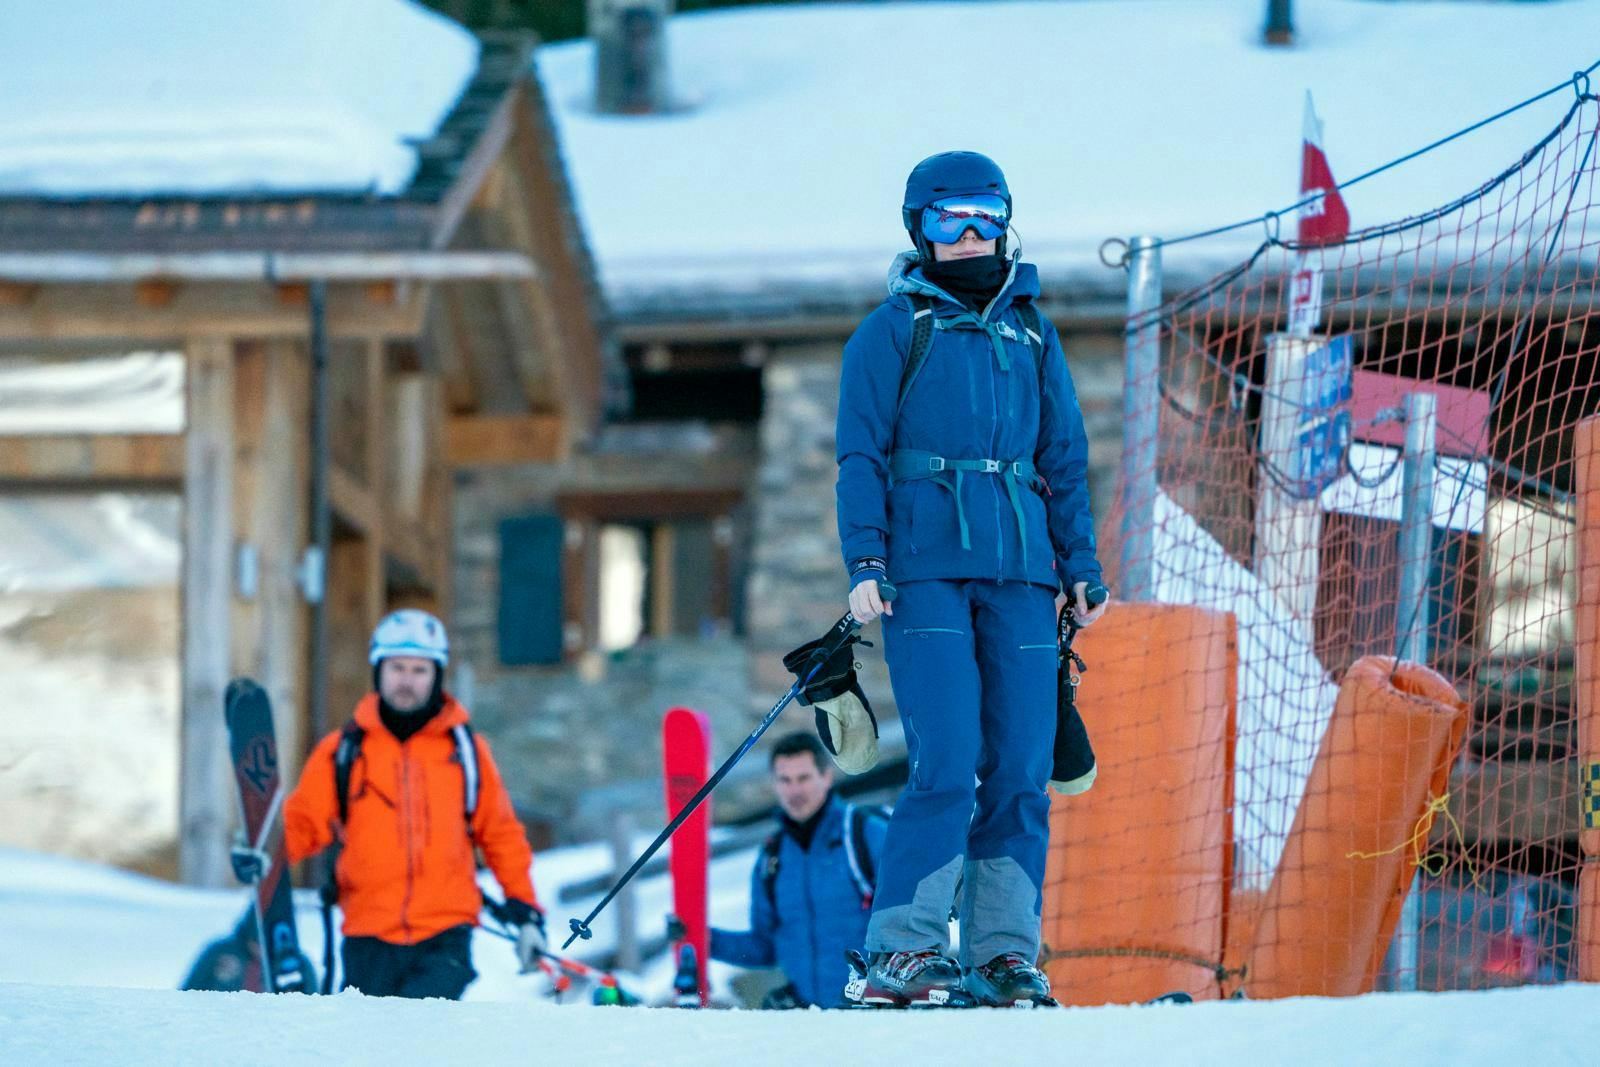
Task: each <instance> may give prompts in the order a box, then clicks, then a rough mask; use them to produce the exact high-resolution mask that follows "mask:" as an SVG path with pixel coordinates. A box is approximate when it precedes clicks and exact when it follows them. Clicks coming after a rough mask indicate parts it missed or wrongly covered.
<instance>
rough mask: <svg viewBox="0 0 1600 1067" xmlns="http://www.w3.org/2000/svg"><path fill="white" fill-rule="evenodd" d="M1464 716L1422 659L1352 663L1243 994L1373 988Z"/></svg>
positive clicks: (1344, 992) (1265, 912)
mask: <svg viewBox="0 0 1600 1067" xmlns="http://www.w3.org/2000/svg"><path fill="white" fill-rule="evenodd" d="M1466 724H1467V703H1466V701H1464V700H1463V699H1462V698H1461V696H1460V694H1458V693H1457V692H1456V691H1455V689H1454V688H1452V687H1451V685H1450V683H1449V682H1447V681H1445V679H1444V678H1442V677H1440V676H1439V675H1438V674H1436V673H1435V672H1433V671H1431V670H1429V669H1428V668H1426V667H1422V666H1418V665H1417V664H1414V663H1397V662H1396V661H1395V660H1394V659H1392V658H1391V657H1388V656H1365V657H1363V658H1361V659H1359V660H1357V661H1356V662H1355V663H1353V664H1352V665H1351V666H1350V669H1349V671H1347V672H1346V673H1345V676H1344V681H1343V683H1342V684H1341V685H1340V686H1339V697H1338V700H1337V702H1336V703H1335V705H1334V711H1333V718H1332V721H1330V722H1329V724H1328V731H1327V733H1326V735H1325V736H1324V737H1323V740H1322V746H1321V748H1320V749H1319V751H1318V752H1317V761H1316V764H1315V766H1314V767H1313V768H1312V771H1311V777H1310V778H1309V779H1308V780H1307V782H1306V789H1305V794H1304V796H1303V797H1302V798H1301V800H1300V807H1299V810H1298V811H1297V812H1296V813H1295V819H1294V825H1293V827H1292V828H1291V829H1290V831H1289V838H1288V841H1287V842H1286V844H1285V845H1284V850H1283V857H1282V859H1280V860H1279V862H1278V869H1277V872H1276V874H1274V876H1273V879H1272V885H1271V887H1270V888H1269V889H1268V890H1267V899H1266V901H1265V902H1264V904H1263V905H1262V909H1261V915H1260V918H1259V919H1258V920H1257V923H1256V931H1255V938H1254V941H1253V943H1252V946H1251V951H1250V956H1249V959H1248V961H1247V967H1248V972H1247V974H1246V977H1245V989H1246V991H1247V992H1248V993H1249V995H1250V996H1251V997H1255V998H1263V997H1290V996H1349V995H1353V994H1356V993H1363V992H1367V991H1370V990H1371V989H1372V986H1373V982H1374V980H1375V979H1376V977H1377V974H1378V967H1379V965H1380V964H1381V963H1382V961H1383V956H1384V953H1385V952H1386V951H1387V949H1388V946H1389V940H1390V938H1391V937H1392V936H1393V933H1394V928H1395V923H1396V922H1397V921H1398V920H1399V917H1400V906H1401V904H1402V902H1403V901H1404V899H1405V893H1406V891H1407V890H1408V889H1409V888H1410V886H1411V880H1412V876H1413V875H1414V874H1415V873H1416V868H1417V856H1418V852H1419V851H1423V852H1425V851H1426V849H1427V830H1428V825H1429V823H1430V821H1431V820H1430V817H1429V816H1428V814H1427V813H1428V810H1429V808H1430V805H1432V804H1433V803H1434V802H1435V801H1442V799H1443V798H1445V796H1446V790H1447V788H1448V783H1449V778H1450V764H1451V762H1452V761H1453V760H1454V759H1455V755H1456V752H1457V750H1458V749H1459V747H1460V744H1461V737H1462V733H1463V732H1464V730H1465V729H1466Z"/></svg>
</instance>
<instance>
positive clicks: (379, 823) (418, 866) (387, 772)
mask: <svg viewBox="0 0 1600 1067" xmlns="http://www.w3.org/2000/svg"><path fill="white" fill-rule="evenodd" d="M355 721H356V724H357V725H358V726H360V727H361V728H362V729H363V730H364V731H366V735H365V737H364V738H363V739H362V742H361V752H360V754H359V755H358V756H357V757H356V759H355V763H354V765H353V766H352V767H351V768H350V790H349V797H350V805H349V813H350V814H349V825H348V826H340V825H339V798H338V797H337V796H336V795H335V789H336V785H335V781H334V765H333V758H334V749H336V748H337V747H338V745H339V731H337V730H336V731H334V732H333V733H331V734H329V735H328V736H327V737H324V738H323V739H322V740H321V742H319V743H318V744H317V747H316V748H315V749H313V750H312V752H311V755H310V756H309V757H308V758H307V759H306V765H305V769H304V771H302V772H301V775H300V782H299V784H298V785H296V786H295V788H294V792H292V793H290V794H289V799H288V800H287V801H285V803H284V815H283V817H284V834H285V838H286V844H287V849H288V854H289V862H290V863H299V862H300V861H301V860H304V859H307V858H309V857H311V856H314V855H316V854H317V853H318V852H321V851H322V850H323V849H324V848H327V847H328V846H329V845H330V844H332V843H333V842H334V841H335V840H340V841H342V842H343V844H344V851H343V852H341V853H340V855H339V862H338V864H337V865H336V867H335V870H334V874H335V877H336V878H337V879H338V883H339V904H340V907H341V908H342V909H343V910H344V933H345V936H347V937H377V938H381V939H382V940H384V941H388V942H391V943H393V944H400V945H412V944H416V943H417V942H418V941H423V940H426V939H427V938H430V937H432V936H434V935H435V934H438V933H442V932H443V931H445V930H448V929H450V928H451V927H452V926H461V925H463V924H471V925H476V923H477V921H478V912H479V910H480V909H481V908H482V906H483V898H482V895H481V894H480V893H479V890H478V882H477V864H476V861H475V859H474V856H473V848H474V846H476V847H477V848H478V849H481V850H482V852H483V857H484V859H485V861H487V863H488V866H489V869H490V870H491V871H492V872H493V873H494V877H495V880H496V881H498V882H499V883H500V888H501V889H502V890H504V891H505V895H506V897H507V898H508V899H512V900H520V901H523V902H524V903H527V904H529V905H532V906H533V907H538V902H537V900H536V899H535V898H534V893H533V876H532V864H533V850H532V849H530V848H529V847H528V837H527V834H526V833H524V831H523V829H522V824H521V823H519V822H518V821H517V817H516V815H515V813H513V811H512V809H511V797H510V795H509V794H508V793H507V792H506V787H505V783H504V782H503V781H502V780H501V778H500V770H499V768H498V767H496V766H495V762H494V758H493V757H492V756H491V755H490V754H489V744H488V742H487V741H485V740H484V739H483V738H482V737H479V736H477V735H476V734H474V735H473V743H474V744H475V745H476V746H477V750H478V771H479V775H480V778H481V786H480V790H481V792H480V793H479V802H478V810H477V812H476V813H475V814H474V815H473V818H472V823H471V832H470V836H469V833H468V824H467V819H466V776H465V775H464V774H463V773H462V769H461V766H460V763H459V760H458V757H457V753H456V742H455V739H454V738H453V737H452V736H451V734H450V730H451V729H452V728H453V727H455V726H457V725H459V724H461V723H464V722H466V721H467V709H466V708H464V707H462V706H461V705H460V704H458V703H456V701H455V699H454V698H452V697H450V696H449V694H446V695H445V701H444V707H443V708H441V709H440V711H439V713H438V714H437V715H435V716H434V717H433V719H432V720H430V721H429V722H428V724H427V725H426V726H424V727H423V728H422V729H421V730H419V731H417V733H415V734H414V735H412V736H411V737H410V738H408V739H407V740H406V741H404V742H401V741H400V740H399V739H398V738H396V737H395V736H394V734H392V733H390V732H389V731H388V730H387V729H386V728H385V727H384V725H383V721H382V719H380V718H379V716H378V695H377V694H376V693H368V694H367V695H366V696H365V697H363V698H362V700H361V702H360V703H359V704H357V705H356V711H355Z"/></svg>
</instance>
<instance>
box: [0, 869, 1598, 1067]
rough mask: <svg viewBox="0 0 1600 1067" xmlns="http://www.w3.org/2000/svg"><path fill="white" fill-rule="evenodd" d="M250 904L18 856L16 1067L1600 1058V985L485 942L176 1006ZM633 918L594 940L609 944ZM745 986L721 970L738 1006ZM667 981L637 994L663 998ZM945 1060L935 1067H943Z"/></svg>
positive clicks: (728, 907) (737, 883)
mask: <svg viewBox="0 0 1600 1067" xmlns="http://www.w3.org/2000/svg"><path fill="white" fill-rule="evenodd" d="M752 859H753V856H752V854H751V852H750V851H743V852H739V853H736V854H732V855H730V856H728V857H727V858H725V859H723V860H720V861H717V862H716V864H714V870H713V898H714V902H715V904H714V920H715V921H718V922H721V923H727V924H730V925H737V924H739V923H740V922H741V920H742V916H743V915H744V913H745V909H746V908H747V907H748V885H749V882H748V875H749V870H750V864H751V862H752ZM609 866H610V856H609V853H608V851H607V850H606V849H605V848H603V847H601V846H584V847H579V848H571V849H561V850H556V851H552V852H549V853H546V854H544V855H543V856H542V857H540V859H539V860H536V862H535V869H536V873H537V875H538V881H539V888H540V892H541V895H543V896H544V897H545V899H546V901H547V903H548V904H549V905H550V907H551V918H552V920H553V924H552V925H553V926H554V927H560V926H562V925H564V923H565V918H566V916H567V915H568V914H578V913H580V911H581V910H587V908H588V906H589V905H590V904H591V903H592V900H585V901H581V902H574V903H573V904H571V905H558V904H556V903H555V899H556V896H557V894H558V893H559V891H560V886H561V885H563V884H567V883H570V882H572V881H575V880H578V879H582V878H585V877H587V876H589V875H592V874H596V873H600V872H602V871H605V870H607V869H608V868H609ZM666 900H667V887H666V884H665V880H664V879H662V878H659V877H658V878H655V879H647V880H646V881H645V883H644V884H643V886H642V887H641V893H640V902H639V903H640V907H639V913H640V915H641V916H648V915H652V914H656V913H659V912H660V911H661V910H664V909H665V906H666ZM244 903H245V896H244V893H243V891H242V890H235V891H211V890H195V889H185V888H180V887H176V886H172V885H168V884H166V883H162V882H156V881H153V880H151V879H148V878H142V877H139V876H136V875H130V874H125V873H123V872H120V871H114V870H110V869H107V868H103V867H97V866H95V865H93V864H87V863H81V862H78V861H73V860H63V859H60V858H57V857H50V856H42V855H38V854H33V853H24V852H16V851H9V850H0V1063H5V1064H8V1065H9V1064H18V1065H32V1064H45V1063H48V1064H50V1065H52V1067H67V1065H75V1064H110V1063H115V1064H128V1065H140V1064H169V1063H183V1064H189V1063H196V1064H201V1063H204V1064H210V1063H225V1064H228V1065H229V1067H251V1065H255V1064H262V1065H272V1067H280V1065H282V1064H285V1063H299V1062H336V1063H339V1064H369V1063H370V1064H382V1065H384V1067H391V1065H393V1064H409V1063H437V1064H471V1065H473V1067H488V1065H491V1064H500V1063H505V1064H518V1065H524V1064H529V1063H582V1064H625V1065H628V1067H673V1065H679V1064H682V1065H692V1067H708V1065H714V1064H728V1063H749V1062H758V1063H766V1064H804V1065H805V1067H817V1065H819V1064H835V1063H858V1062H863V1061H880V1062H881V1061H883V1060H886V1059H891V1058H892V1059H896V1060H898V1059H899V1058H902V1057H906V1056H910V1057H912V1058H914V1059H915V1060H917V1061H920V1062H938V1063H973V1062H992V1061H994V1060H995V1059H997V1058H998V1059H1001V1060H1004V1061H1006V1062H1016V1063H1026V1064H1030V1065H1038V1067H1047V1065H1051V1064H1059V1063H1072V1064H1085V1063H1092V1064H1109V1063H1130V1064H1133V1063H1136V1064H1149V1063H1184V1064H1191V1063H1195V1064H1208V1063H1217V1064H1228V1065H1230V1067H1237V1065H1239V1064H1246V1063H1251V1064H1254V1063H1264V1064H1275V1063H1293V1064H1295V1065H1296V1067H1320V1065H1324V1064H1327V1065H1334V1064H1338V1065H1346V1064H1357V1063H1361V1064H1364V1063H1397V1064H1398V1063H1426V1064H1434V1063H1438V1064H1445V1063H1448V1064H1452V1065H1457V1067H1460V1065H1467V1064H1479V1063H1482V1064H1506V1063H1512V1062H1525V1063H1541V1064H1542V1063H1550V1064H1557V1063H1561V1064H1565V1063H1579V1062H1584V1059H1585V1058H1586V1057H1588V1056H1590V1054H1591V1051H1592V1049H1591V1046H1592V1043H1593V1040H1594V1036H1595V1034H1596V1033H1597V1032H1600V1031H1597V1024H1596V1023H1595V1021H1594V1020H1596V1019H1597V1018H1600V987H1597V986H1579V985H1568V986H1556V987H1541V988H1528V989H1520V990H1499V991H1495V992H1491V993H1448V994H1414V995H1394V994H1391V995H1379V996H1369V997H1361V998H1356V999H1350V1000H1315V999H1302V1000H1289V1001H1279V1002H1261V1003H1226V1004H1207V1005H1195V1006H1192V1007H1172V1006H1161V1007H1108V1008H1089V1009H1070V1010H1066V1011H1060V1012H1031V1013H1019V1012H1005V1013H995V1012H971V1013H958V1012H948V1013H934V1014H921V1013H917V1014H901V1013H887V1014H886V1013H850V1012H828V1013H821V1012H804V1013H767V1012H764V1013H750V1012H725V1011H710V1012H695V1013H688V1012H674V1011H659V1010H647V1009H617V1008H594V1007H590V1006H588V1005H587V1004H586V1003H583V1002H581V1001H580V1002H575V1003H567V1004H563V1005H556V1004H554V1003H552V1002H551V1001H550V1000H549V998H548V997H547V995H546V993H547V987H546V985H545V983H544V981H543V979H541V978H539V977H537V976H527V977H525V976H519V975H517V974H515V973H514V966H513V963H512V959H511V952H510V950H509V947H508V946H507V945H505V943H504V942H501V941H497V940H495V939H494V938H493V937H491V936H489V935H487V934H482V935H480V937H479V938H478V940H477V942H476V943H475V944H474V946H473V950H474V962H475V964H476V966H477V968H478V970H479V971H480V973H481V975H482V977H480V979H479V980H478V982H477V983H476V984H474V985H473V987H472V988H471V989H469V990H468V993H467V997H466V1002H465V1003H462V1004H451V1003H447V1002H443V1001H426V1002H414V1001H397V1000H380V999H375V998H368V997H363V996H360V995H359V994H354V993H345V994H341V995H339V996H338V997H335V998H320V997H317V998H306V997H295V996H285V997H267V996H259V995H256V994H249V993H238V994H223V993H180V992H177V991H175V990H174V988H173V987H175V986H176V985H177V984H178V982H179V980H180V979H181V978H182V977H183V974H184V973H185V971H186V970H187V969H188V966H189V964H190V962H191V960H192V958H193V956H194V955H195V953H196V952H198V950H199V949H200V947H201V946H202V945H203V944H204V943H205V942H206V941H208V940H210V939H211V938H212V937H214V936H217V935H220V934H221V933H223V932H225V931H226V930H227V929H229V928H230V927H231V925H232V923H233V922H234V921H235V920H236V919H237V918H238V916H239V914H240V912H241V910H242V908H243V906H244ZM298 905H299V909H300V933H301V940H302V943H303V945H304V947H305V948H306V949H307V950H308V952H309V953H310V954H311V955H312V956H313V957H315V956H316V955H317V954H318V952H319V951H320V944H321V940H320V938H321V934H320V927H319V924H318V917H317V914H316V909H315V904H314V901H313V898H312V895H311V894H309V893H305V894H303V895H302V899H301V900H300V901H298ZM614 920H615V914H614V913H612V914H611V915H610V916H608V917H607V918H605V919H602V920H601V921H600V922H598V923H597V924H596V929H597V932H598V934H599V936H597V938H596V940H595V941H593V942H589V943H588V946H587V950H589V951H593V950H595V949H597V948H602V947H604V943H605V940H606V939H608V938H609V936H610V931H611V929H612V927H611V923H612V922H614ZM727 977H728V971H727V970H726V969H723V968H720V967H719V968H718V969H716V970H715V971H714V972H713V983H714V984H718V985H722V986H723V988H725V981H726V979H727ZM665 982H666V975H665V973H664V971H663V969H662V968H660V967H656V968H653V969H652V972H651V973H648V974H646V975H643V976H638V977H635V978H633V979H629V980H628V984H629V985H630V988H633V989H635V990H636V991H639V992H642V993H643V994H644V995H645V996H646V997H647V998H652V999H653V998H655V997H656V996H658V995H660V994H661V993H663V992H664V991H665ZM934 1049H936V1050H938V1051H937V1055H933V1054H931V1053H930V1050H934Z"/></svg>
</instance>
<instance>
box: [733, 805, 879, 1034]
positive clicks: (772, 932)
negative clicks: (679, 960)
mask: <svg viewBox="0 0 1600 1067" xmlns="http://www.w3.org/2000/svg"><path fill="white" fill-rule="evenodd" d="M844 809H845V804H844V801H842V800H839V799H838V798H837V797H830V798H829V799H828V806H827V809H826V810H825V811H824V812H823V816H822V821H821V822H820V823H818V824H817V829H816V832H815V834H814V835H813V836H812V839H811V847H810V848H809V849H803V848H801V847H800V843H799V842H798V841H796V840H795V839H794V838H793V837H791V836H790V835H789V834H787V833H785V834H782V835H781V837H780V840H779V845H778V847H779V850H780V851H779V854H778V873H777V877H776V879H775V880H774V881H773V882H772V885H771V892H770V893H769V892H768V886H767V879H766V877H765V871H764V867H765V864H766V858H765V857H764V856H763V857H759V858H758V860H757V862H756V866H755V870H754V871H753V872H752V873H751V881H750V930H749V932H745V931H733V930H718V929H713V930H712V931H711V958H712V959H715V960H721V961H722V962H724V963H733V964H738V965H739V966H743V967H771V966H774V965H776V966H778V967H781V968H782V969H783V972H784V974H785V975H787V976H788V978H789V981H790V982H792V983H794V987H795V989H796V990H798V991H799V993H800V995H801V996H802V997H804V998H805V999H806V1001H807V1002H808V1003H811V1004H817V1005H820V1006H822V1007H825V1008H829V1007H834V1006H836V1005H838V1004H839V1003H841V1001H842V1000H843V997H844V985H845V982H846V981H847V980H848V979H849V977H850V974H849V971H850V968H849V965H848V964H847V963H846V962H845V955H844V954H845V952H846V951H847V950H850V949H855V950H859V949H860V948H861V946H862V945H863V944H865V943H866V938H867V919H868V918H869V917H870V916H871V908H870V905H869V904H868V903H867V902H866V901H864V900H863V899H862V897H861V890H860V888H859V887H858V886H857V885H856V880H855V877H854V876H853V875H852V874H851V873H850V860H849V857H848V855H847V852H846V848H845V825H844V824H845V819H844ZM887 828H888V823H887V821H885V820H883V819H872V820H870V821H869V822H868V823H867V824H866V838H867V840H866V843H867V847H868V849H869V850H870V851H871V853H872V855H873V856H874V857H875V858H876V857H878V856H882V855H883V839H884V835H885V832H886V830H887Z"/></svg>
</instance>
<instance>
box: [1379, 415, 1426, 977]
mask: <svg viewBox="0 0 1600 1067" xmlns="http://www.w3.org/2000/svg"><path fill="white" fill-rule="evenodd" d="M1405 417H1406V450H1405V460H1404V466H1403V468H1402V483H1401V490H1400V491H1401V494H1402V498H1401V504H1400V602H1399V604H1398V606H1397V607H1396V610H1395V650H1396V651H1395V654H1396V655H1397V656H1398V657H1399V658H1400V659H1403V660H1409V661H1410V662H1412V663H1420V664H1423V665H1424V666H1425V665H1426V664H1427V662H1428V628H1429V618H1428V614H1429V612H1428V577H1429V572H1430V571H1431V570H1432V562H1433V481H1434V437H1435V433H1436V419H1437V401H1436V398H1435V397H1434V395H1433V394H1432V393H1407V394H1406V397H1405ZM1421 943H1422V876H1421V875H1420V874H1418V875H1416V876H1414V877H1413V878H1412V879H1411V889H1410V891H1409V892H1408V893H1407V894H1406V899H1405V903H1404V904H1402V905H1401V907H1400V922H1399V925H1398V926H1397V927H1396V928H1395V933H1394V941H1393V942H1392V943H1391V944H1390V946H1389V970H1390V973H1391V974H1392V975H1393V978H1394V988H1395V989H1397V990H1399V991H1401V992H1406V993H1413V992H1415V991H1416V988H1417V971H1418V968H1419V966H1420V962H1421V954H1420V949H1421Z"/></svg>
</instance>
